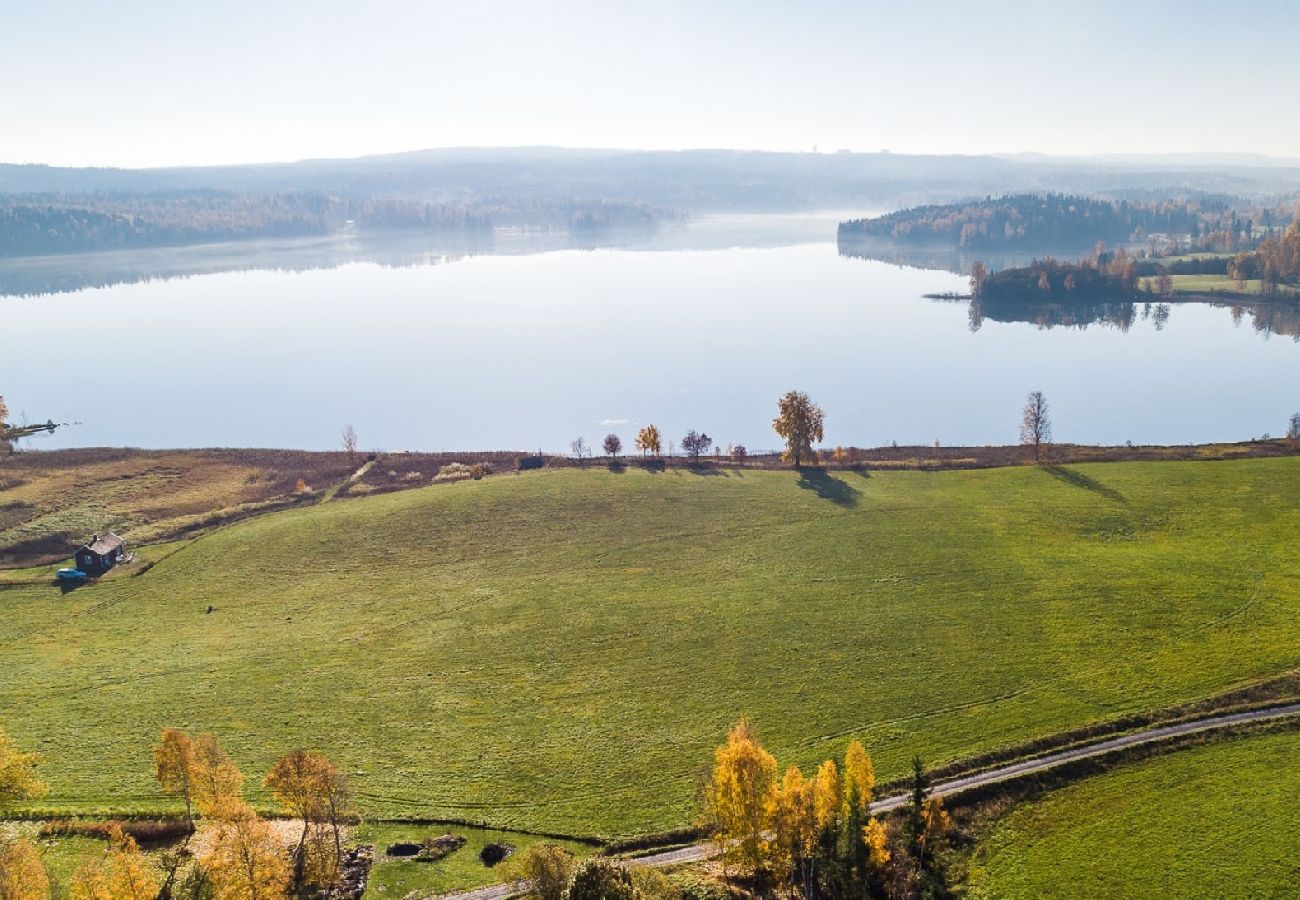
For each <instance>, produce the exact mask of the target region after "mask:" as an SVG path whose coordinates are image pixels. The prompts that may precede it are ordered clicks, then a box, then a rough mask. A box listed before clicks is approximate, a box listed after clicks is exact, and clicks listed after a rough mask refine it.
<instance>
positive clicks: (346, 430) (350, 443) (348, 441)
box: [343, 422, 357, 462]
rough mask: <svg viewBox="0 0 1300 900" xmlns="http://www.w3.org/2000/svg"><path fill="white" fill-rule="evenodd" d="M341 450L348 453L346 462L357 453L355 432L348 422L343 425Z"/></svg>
mask: <svg viewBox="0 0 1300 900" xmlns="http://www.w3.org/2000/svg"><path fill="white" fill-rule="evenodd" d="M343 452H344V453H346V454H347V455H348V462H352V460H353V459H354V458H355V457H356V455H357V432H356V430H355V429H354V428H353V427H352V424H351V423H350V422H349V423H348V424H347V425H344V426H343Z"/></svg>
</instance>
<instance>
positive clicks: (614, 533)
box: [0, 458, 1300, 836]
mask: <svg viewBox="0 0 1300 900" xmlns="http://www.w3.org/2000/svg"><path fill="white" fill-rule="evenodd" d="M1298 532H1300V459H1296V458H1278V459H1255V460H1241V461H1233V462H1169V463H1108V464H1104V465H1081V466H1070V467H1053V468H1050V469H1049V468H1033V467H1014V468H1005V469H993V470H976V471H953V472H944V473H923V472H875V473H870V474H869V475H868V474H867V473H862V474H858V473H853V472H844V473H823V472H813V473H809V474H807V475H804V476H800V475H798V474H797V473H794V472H789V471H785V472H779V471H745V472H727V471H712V470H711V472H710V474H709V475H702V474H692V473H691V472H690V471H688V470H672V469H670V470H669V471H667V472H664V473H659V474H654V473H648V472H644V471H640V470H636V469H629V470H627V471H626V472H624V473H623V474H613V473H609V472H605V471H600V470H588V471H585V472H582V471H575V470H563V471H543V472H540V473H534V474H529V475H524V476H518V477H515V476H502V477H495V478H491V479H487V480H484V481H482V482H460V483H456V484H451V485H441V486H437V487H432V488H424V489H418V490H412V491H407V492H402V493H394V494H386V495H382V496H374V497H367V498H362V499H356V500H349V501H346V502H336V503H330V504H325V505H321V506H314V507H309V508H304V509H295V510H290V511H286V512H281V513H275V514H271V515H265V516H261V517H259V518H256V519H252V520H248V521H245V522H242V523H239V524H237V525H234V526H231V527H229V528H224V529H221V530H220V531H217V532H215V533H213V534H210V535H208V536H205V537H203V538H201V539H199V540H197V541H195V542H193V543H191V544H190V545H189V546H187V547H185V548H184V549H182V550H180V551H179V552H177V553H175V554H173V555H171V556H169V557H167V558H166V559H164V560H162V561H161V562H159V563H157V564H156V565H155V566H154V567H153V568H152V569H151V570H150V571H148V572H147V573H146V574H144V575H142V576H140V577H135V578H120V579H107V580H105V581H104V582H102V583H100V584H96V585H90V586H87V587H84V588H81V589H78V590H76V591H73V592H71V593H68V594H66V595H62V594H60V593H59V592H58V590H57V589H53V588H46V587H13V588H7V589H5V590H4V591H0V604H2V605H3V614H0V710H3V713H0V720H2V721H0V724H2V725H3V727H5V728H6V729H7V730H9V731H10V732H11V733H12V734H13V735H14V737H15V738H16V739H18V740H19V741H20V742H21V743H22V744H24V745H27V746H30V747H32V748H34V749H38V750H41V751H42V752H44V754H45V756H46V759H45V762H44V764H43V770H44V772H45V774H46V776H47V779H48V781H49V782H50V786H51V792H50V795H49V796H48V797H47V798H46V799H45V800H44V801H43V808H45V809H48V810H58V811H64V812H76V813H82V814H94V813H99V812H112V811H133V812H147V811H151V810H156V809H159V808H160V807H164V806H165V804H163V803H162V801H161V800H160V798H159V797H158V795H157V793H156V790H155V788H154V786H153V784H152V781H151V778H150V762H151V759H150V749H149V748H150V744H151V742H152V741H154V740H156V738H157V734H158V732H159V730H160V729H161V728H162V727H163V726H165V725H176V726H179V727H184V728H187V729H191V730H214V731H216V732H217V733H218V734H219V735H220V736H221V737H222V739H223V741H224V743H225V744H226V746H227V747H228V748H229V749H230V751H231V752H232V754H233V755H234V756H235V758H236V759H237V761H238V762H239V763H240V765H241V766H243V767H244V769H245V770H246V771H247V772H248V773H249V774H250V784H252V785H255V784H256V782H257V780H258V779H259V778H260V774H261V773H263V772H265V771H266V770H267V769H268V768H269V766H270V764H271V763H272V761H273V760H274V758H275V757H276V756H277V755H278V754H279V753H282V752H284V751H286V750H288V749H292V748H294V747H298V746H308V747H314V748H318V749H321V750H324V751H326V752H328V753H329V754H330V755H331V756H333V757H335V758H337V759H338V760H339V761H340V762H341V763H342V764H343V765H344V767H345V768H346V769H347V771H349V772H351V773H352V775H353V780H354V782H355V785H356V787H357V791H358V798H359V801H360V803H361V804H362V806H363V809H364V812H365V813H366V814H367V815H369V816H371V817H375V818H403V817H405V818H455V819H463V820H470V821H474V822H478V823H480V824H487V825H491V826H494V827H506V828H516V829H527V830H545V831H552V832H560V833H567V834H575V835H606V836H613V835H630V834H637V833H645V832H650V831H659V830H663V829H667V828H672V827H676V826H681V825H683V824H688V823H689V822H690V821H691V819H692V816H693V812H694V794H695V785H696V784H697V782H698V780H699V778H700V776H701V775H702V774H703V772H704V770H705V768H706V767H707V765H708V762H709V759H710V757H711V750H712V748H713V746H714V745H716V743H717V742H718V741H719V740H720V738H721V737H722V735H723V733H724V732H725V729H726V728H727V726H728V725H729V724H730V723H731V722H733V721H734V720H735V719H737V718H739V717H740V716H743V715H747V716H750V717H752V718H753V719H754V720H755V722H756V723H757V724H758V727H759V729H760V733H761V735H762V737H763V739H764V740H765V742H766V743H767V744H768V745H769V746H770V747H771V748H772V749H773V750H774V751H775V752H776V753H777V755H778V757H779V758H780V759H781V760H782V762H783V763H787V762H793V763H799V764H801V765H804V766H811V765H813V764H815V763H816V762H817V761H818V760H819V759H821V758H824V757H825V756H827V755H830V754H839V753H840V752H842V749H843V746H844V744H845V742H846V741H847V740H848V739H849V738H851V737H858V738H861V739H863V740H864V741H865V742H866V743H867V745H868V746H869V748H870V749H871V751H872V752H873V754H874V756H875V757H876V761H877V769H878V772H879V774H880V776H881V778H882V779H889V778H893V777H897V776H899V775H902V774H903V773H904V771H905V769H906V766H907V764H908V761H909V759H910V757H911V755H912V754H913V753H921V754H922V755H923V756H924V757H925V759H926V760H927V761H928V762H930V763H932V764H941V763H944V762H946V761H950V760H954V759H958V758H962V757H966V756H969V755H972V754H977V753H982V752H985V751H988V750H992V749H996V748H998V747H1004V746H1007V745H1010V744H1018V743H1021V742H1023V741H1027V740H1029V739H1032V738H1035V737H1039V736H1043V735H1047V734H1051V733H1054V732H1058V731H1061V730H1064V729H1068V728H1073V727H1078V726H1081V725H1086V724H1088V723H1092V722H1097V721H1100V720H1106V719H1110V718H1113V717H1116V716H1120V715H1124V714H1129V713H1135V712H1140V711H1143V710H1147V709H1151V708H1154V707H1159V706H1165V705H1171V704H1173V703H1177V702H1180V701H1184V700H1188V699H1192V698H1198V697H1203V696H1206V695H1208V694H1212V693H1215V692H1217V691H1220V690H1223V689H1226V688H1229V687H1232V686H1237V685H1241V684H1245V683H1248V682H1251V681H1253V680H1256V679H1260V678H1264V677H1268V676H1271V675H1275V674H1277V673H1279V672H1284V671H1289V670H1292V669H1295V668H1297V667H1298V666H1300V616H1298V615H1297V607H1300V596H1298V595H1300V580H1298V577H1300V561H1297V559H1296V556H1295V553H1294V545H1295V540H1296V536H1297V533H1298ZM208 606H212V607H213V611H212V612H211V613H208V612H207V611H206V610H207V607H208ZM255 799H257V800H259V802H261V803H262V804H263V805H267V803H268V801H267V798H266V797H265V796H264V795H261V794H255ZM37 811H38V810H33V812H37Z"/></svg>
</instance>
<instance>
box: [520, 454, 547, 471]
mask: <svg viewBox="0 0 1300 900" xmlns="http://www.w3.org/2000/svg"><path fill="white" fill-rule="evenodd" d="M515 465H516V466H518V468H519V470H520V471H521V472H522V471H524V470H525V469H540V468H541V467H542V466H544V465H546V457H545V456H542V455H541V454H540V453H539V454H537V455H536V456H521V457H519V459H518V460H517V461H516V462H515Z"/></svg>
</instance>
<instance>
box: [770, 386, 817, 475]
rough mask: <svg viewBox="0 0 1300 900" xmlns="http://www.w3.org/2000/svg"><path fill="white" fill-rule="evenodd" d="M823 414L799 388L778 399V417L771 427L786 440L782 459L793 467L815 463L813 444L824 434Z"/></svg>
mask: <svg viewBox="0 0 1300 900" xmlns="http://www.w3.org/2000/svg"><path fill="white" fill-rule="evenodd" d="M825 419H826V414H825V413H823V412H822V409H821V407H820V406H818V405H817V404H816V403H813V402H812V400H811V399H809V397H808V395H807V394H805V393H803V392H802V391H790V392H789V393H787V394H786V395H785V396H784V397H782V398H781V399H780V400H779V401H777V416H776V418H775V419H773V420H772V428H773V430H775V431H776V433H777V434H779V435H780V436H781V438H782V439H783V440H784V441H785V453H784V454H783V455H784V458H786V459H788V460H791V461H793V462H794V464H795V465H796V466H799V465H802V464H803V463H805V462H809V463H812V464H813V465H816V463H817V454H816V452H815V451H814V450H813V447H812V445H813V444H814V443H816V442H818V441H820V440H821V439H822V438H823V437H824V436H825V435H824V431H823V423H824V422H825Z"/></svg>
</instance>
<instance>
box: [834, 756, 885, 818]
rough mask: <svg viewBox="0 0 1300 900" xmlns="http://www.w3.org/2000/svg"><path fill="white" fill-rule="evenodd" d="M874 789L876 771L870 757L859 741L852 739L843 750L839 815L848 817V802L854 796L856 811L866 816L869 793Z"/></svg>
mask: <svg viewBox="0 0 1300 900" xmlns="http://www.w3.org/2000/svg"><path fill="white" fill-rule="evenodd" d="M875 789H876V772H875V769H874V767H873V766H872V765H871V757H870V756H868V755H867V751H866V749H865V748H864V747H863V746H862V744H861V742H859V741H853V742H852V743H851V744H849V746H848V748H847V749H846V750H845V751H844V784H843V787H842V788H841V795H842V796H843V798H844V799H843V803H844V805H843V808H842V809H841V810H840V815H841V816H844V817H846V818H847V817H848V814H849V804H850V803H852V802H853V801H854V799H855V798H856V800H857V804H858V812H860V813H861V814H862V815H864V816H866V815H869V814H870V811H871V795H872V793H873V792H874V791H875Z"/></svg>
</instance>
